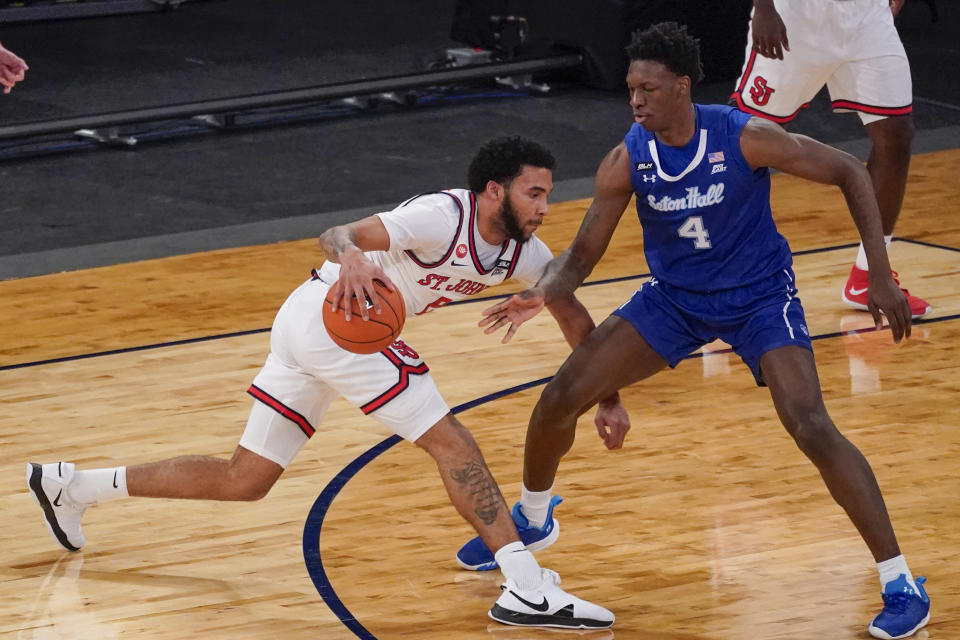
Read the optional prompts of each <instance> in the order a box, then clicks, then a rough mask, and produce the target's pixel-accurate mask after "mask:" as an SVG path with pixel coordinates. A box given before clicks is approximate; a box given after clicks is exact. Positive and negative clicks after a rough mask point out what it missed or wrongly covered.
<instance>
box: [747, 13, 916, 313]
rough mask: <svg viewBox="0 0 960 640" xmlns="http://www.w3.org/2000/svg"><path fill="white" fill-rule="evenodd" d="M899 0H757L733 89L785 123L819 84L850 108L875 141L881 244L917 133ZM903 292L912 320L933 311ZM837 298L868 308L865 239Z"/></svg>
mask: <svg viewBox="0 0 960 640" xmlns="http://www.w3.org/2000/svg"><path fill="white" fill-rule="evenodd" d="M904 1H905V0H889V2H888V0H802V1H798V0H754V2H753V17H752V19H751V21H750V31H749V34H748V35H747V52H746V58H745V61H744V64H743V72H742V73H741V75H740V79H739V80H738V81H737V87H736V90H735V91H734V93H733V95H732V96H731V98H732V99H733V100H734V101H735V102H736V104H737V106H738V107H739V108H740V109H741V110H743V111H746V112H747V113H751V114H753V115H757V116H761V117H764V118H767V119H768V120H773V121H774V122H778V123H780V124H786V123H787V122H789V121H791V120H793V119H794V118H795V117H796V116H797V114H798V113H799V111H800V110H801V109H803V108H804V107H806V106H808V105H809V104H810V101H811V100H813V98H814V96H816V95H817V92H819V91H820V89H821V88H822V87H823V85H824V84H826V85H827V89H828V90H829V92H830V99H831V103H832V106H833V110H834V111H838V112H844V111H854V112H856V113H857V114H858V115H859V116H860V120H861V121H862V122H863V124H864V128H865V129H866V132H867V135H869V136H870V139H871V140H872V142H873V149H872V150H871V151H870V157H869V159H868V161H867V170H868V171H869V172H870V178H871V180H872V181H873V189H874V192H875V194H876V197H877V204H879V205H880V217H881V220H882V222H883V233H884V237H885V239H886V243H887V246H888V248H889V245H890V242H891V240H892V239H893V229H894V226H895V225H896V222H897V218H899V217H900V208H901V206H902V204H903V194H904V191H905V190H906V186H907V171H908V169H909V168H910V146H911V143H912V141H913V133H914V126H913V118H912V116H911V112H912V110H913V106H912V103H913V89H912V83H911V79H910V64H909V62H908V61H907V54H906V52H905V51H904V49H903V43H902V42H901V41H900V36H899V35H898V34H897V29H896V27H895V26H894V24H893V18H894V16H895V15H896V13H897V12H898V11H899V10H900V7H901V6H902V5H903V3H904ZM897 277H898V276H897V274H896V273H894V278H895V279H896V278H897ZM904 294H905V295H906V296H907V301H908V302H909V303H910V312H911V313H912V314H913V317H914V318H919V317H922V316H925V315H926V314H928V313H930V305H929V304H928V303H927V302H926V301H925V300H923V299H922V298H918V297H917V296H914V295H910V293H909V292H907V291H906V290H904ZM841 299H842V300H843V301H844V302H845V303H846V304H847V305H848V306H850V307H853V308H855V309H861V310H865V309H867V256H866V253H865V252H864V249H863V245H862V244H861V245H860V251H859V253H858V254H857V259H856V263H855V264H854V265H853V267H852V268H851V270H850V277H849V278H848V279H847V283H846V285H845V286H844V288H843V292H842V294H841Z"/></svg>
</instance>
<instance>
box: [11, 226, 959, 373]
mask: <svg viewBox="0 0 960 640" xmlns="http://www.w3.org/2000/svg"><path fill="white" fill-rule="evenodd" d="M894 240H896V241H898V242H910V243H912V244H919V245H922V246H925V247H930V248H932V249H944V250H946V251H957V252H960V249H958V248H956V247H948V246H946V245H941V244H933V243H930V242H922V241H920V240H910V239H908V238H894ZM857 246H859V245H858V244H857V243H851V244H841V245H834V246H830V247H820V248H818V249H804V250H803V251H794V252H793V255H794V256H805V255H809V254H812V253H826V252H828V251H838V250H840V249H852V248H853V247H857ZM649 277H650V274H649V273H640V274H637V275H632V276H620V277H618V278H606V279H603V280H591V281H590V282H584V283H583V285H581V286H583V287H593V286H596V285H600V284H610V283H612V282H625V281H627V280H637V279H640V278H649ZM512 295H513V294H512V293H506V294H502V295H496V296H484V297H482V298H471V299H468V300H457V301H456V302H451V303H450V304H448V305H445V306H448V307H452V306H454V305H457V304H467V303H475V302H483V301H486V300H502V299H504V298H509V297H510V296H512ZM267 331H270V328H269V327H267V328H265V329H248V330H246V331H235V332H233V333H219V334H216V335H212V336H201V337H199V338H186V339H184V340H172V341H170V342H158V343H156V344H145V345H140V346H137V347H126V348H123V349H110V350H109V351H97V352H94V353H83V354H80V355H75V356H63V357H61V358H49V359H47V360H34V361H33V362H21V363H18V364H7V365H3V366H0V371H8V370H10V369H24V368H26V367H39V366H41V365H45V364H57V363H60V362H72V361H74V360H86V359H87V358H99V357H101V356H114V355H118V354H121V353H133V352H135V351H148V350H150V349H162V348H164V347H176V346H179V345H184V344H193V343H195V342H206V341H208V340H222V339H224V338H236V337H239V336H249V335H253V334H255V333H265V332H267Z"/></svg>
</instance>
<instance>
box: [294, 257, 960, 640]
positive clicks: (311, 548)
mask: <svg viewBox="0 0 960 640" xmlns="http://www.w3.org/2000/svg"><path fill="white" fill-rule="evenodd" d="M854 246H856V245H854ZM957 319H960V313H955V314H952V315H949V316H942V317H939V318H932V319H930V320H924V319H922V318H921V319H919V320H914V323H916V324H930V323H934V322H943V321H946V320H957ZM885 330H886V327H884V328H883V329H879V330H878V329H876V328H875V327H867V328H864V329H853V330H849V331H834V332H831V333H824V334H820V335H817V336H811V338H810V340H811V341H813V340H827V339H830V338H837V337H840V336H845V335H852V334H861V333H870V332H872V331H885ZM732 352H733V349H731V348H726V349H718V350H716V351H698V352H697V353H692V354H690V355H688V356H687V357H685V358H684V360H693V359H696V358H703V357H706V356H711V355H715V354H726V353H732ZM552 379H553V376H548V377H546V378H540V379H538V380H533V381H531V382H524V383H522V384H519V385H516V386H513V387H508V388H506V389H501V390H500V391H495V392H493V393H490V394H487V395H485V396H481V397H479V398H476V399H475V400H470V401H468V402H464V403H463V404H459V405H457V406H456V407H454V408H453V409H451V410H450V413H452V414H454V415H456V414H458V413H461V412H463V411H467V410H468V409H473V408H474V407H478V406H480V405H482V404H486V403H487V402H492V401H494V400H497V399H499V398H502V397H504V396H508V395H512V394H514V393H519V392H520V391H526V390H527V389H530V388H533V387H537V386H540V385H543V384H546V383H548V382H550V380H552ZM399 442H403V438H401V437H400V436H398V435H392V436H389V437H388V438H386V439H384V440H383V441H381V442H380V443H378V444H376V445H374V446H373V447H371V448H370V449H368V450H366V451H365V452H363V453H362V454H360V455H359V456H357V458H355V459H354V460H353V461H352V462H351V463H350V464H348V465H347V466H345V467H344V468H343V469H341V470H340V472H339V473H337V475H336V476H334V478H333V479H332V480H331V481H330V482H329V483H328V484H327V486H325V487H324V488H323V491H321V492H320V495H319V496H317V499H316V500H314V502H313V506H311V507H310V511H309V512H308V513H307V519H306V521H305V522H304V524H303V562H304V565H305V566H306V569H307V574H308V575H309V576H310V580H312V581H313V585H314V586H315V587H316V589H317V592H318V593H319V594H320V597H321V598H323V601H324V602H325V603H326V605H327V606H328V607H329V608H330V610H331V611H332V612H333V614H334V615H335V616H337V618H338V619H339V620H340V622H341V623H342V624H343V625H344V626H345V627H347V628H348V629H349V630H350V631H352V632H353V633H354V635H356V636H357V638H360V640H378V639H377V637H376V636H374V635H373V634H372V633H370V631H368V630H367V628H366V627H364V626H363V624H361V623H360V621H359V620H357V619H356V617H354V615H353V614H352V613H350V610H349V609H347V607H346V605H345V604H343V601H342V600H340V598H339V596H337V593H336V591H335V590H334V588H333V584H332V583H331V582H330V579H329V577H327V572H326V570H325V569H324V568H323V558H322V556H321V554H320V533H321V530H322V529H323V521H324V518H325V517H326V515H327V512H328V511H329V510H330V506H331V505H332V504H333V500H334V499H335V498H336V497H337V495H338V494H339V493H340V490H341V489H343V487H345V486H346V484H347V482H349V481H350V480H351V479H352V478H353V477H354V476H356V475H357V474H358V473H360V471H361V470H362V469H363V468H364V467H366V466H367V465H368V464H369V463H370V462H372V461H373V460H374V459H376V458H377V457H378V456H379V455H380V454H381V453H383V452H385V451H387V450H388V449H390V448H391V447H393V446H394V445H395V444H397V443H399Z"/></svg>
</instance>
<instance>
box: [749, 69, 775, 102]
mask: <svg viewBox="0 0 960 640" xmlns="http://www.w3.org/2000/svg"><path fill="white" fill-rule="evenodd" d="M774 91H776V89H774V88H773V87H770V86H767V79H766V78H764V77H763V76H757V77H756V78H754V79H753V86H752V87H750V97H751V98H753V104H755V105H757V106H758V107H762V106H763V105H765V104H767V103H768V102H770V96H771V95H773V92H774Z"/></svg>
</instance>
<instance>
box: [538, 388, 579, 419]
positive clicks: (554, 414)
mask: <svg viewBox="0 0 960 640" xmlns="http://www.w3.org/2000/svg"><path fill="white" fill-rule="evenodd" d="M536 412H537V414H538V416H539V418H540V419H541V420H542V421H544V422H546V423H547V424H559V423H560V422H562V421H563V419H564V418H569V417H570V416H571V415H573V414H575V413H576V407H575V402H573V394H572V393H571V391H570V389H569V388H568V387H567V386H566V385H563V384H555V381H554V382H551V383H550V384H548V385H547V386H546V388H545V389H544V390H543V393H541V394H540V400H539V401H538V402H537V407H536Z"/></svg>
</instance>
